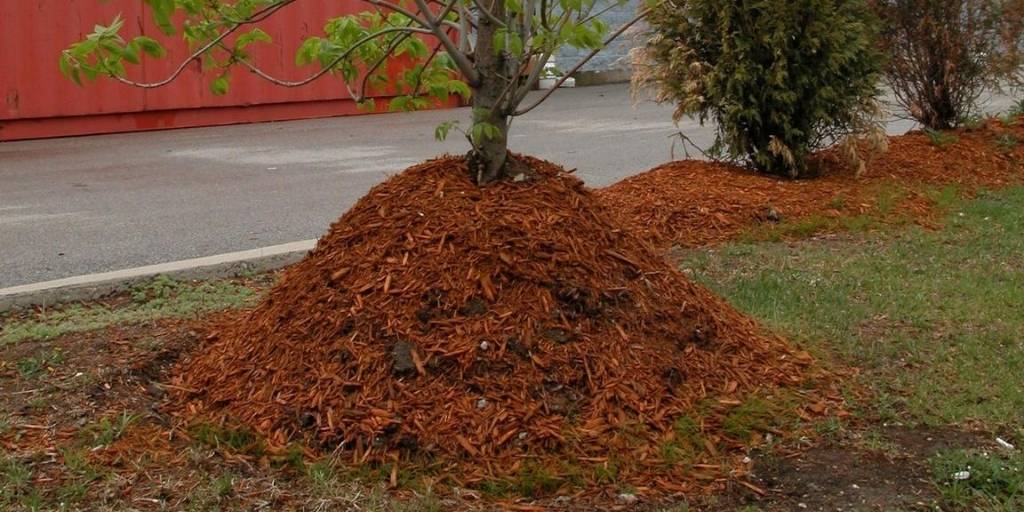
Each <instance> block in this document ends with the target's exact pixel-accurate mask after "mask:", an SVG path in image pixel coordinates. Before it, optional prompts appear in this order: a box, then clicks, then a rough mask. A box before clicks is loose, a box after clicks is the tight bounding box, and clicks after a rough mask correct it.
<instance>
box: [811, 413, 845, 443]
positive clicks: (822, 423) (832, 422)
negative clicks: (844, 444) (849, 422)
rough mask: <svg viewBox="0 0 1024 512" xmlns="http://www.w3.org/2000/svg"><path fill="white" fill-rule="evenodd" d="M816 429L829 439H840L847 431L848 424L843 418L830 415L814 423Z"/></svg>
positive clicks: (819, 433) (820, 434) (833, 440)
mask: <svg viewBox="0 0 1024 512" xmlns="http://www.w3.org/2000/svg"><path fill="white" fill-rule="evenodd" d="M814 431H815V432H816V433H817V434H818V435H819V436H821V437H822V438H823V439H825V440H827V441H832V442H835V441H838V440H840V439H841V438H842V437H843V434H844V433H845V432H846V424H845V423H844V422H843V420H842V418H836V417H835V416H829V417H827V418H825V419H823V420H819V421H817V422H815V423H814Z"/></svg>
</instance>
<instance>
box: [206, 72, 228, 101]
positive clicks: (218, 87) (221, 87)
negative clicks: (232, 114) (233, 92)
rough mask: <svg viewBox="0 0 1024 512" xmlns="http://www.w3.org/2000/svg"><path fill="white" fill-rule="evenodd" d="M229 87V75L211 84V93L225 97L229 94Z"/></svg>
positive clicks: (222, 76) (220, 77) (218, 78)
mask: <svg viewBox="0 0 1024 512" xmlns="http://www.w3.org/2000/svg"><path fill="white" fill-rule="evenodd" d="M229 86H230V84H229V82H228V75H226V74H225V75H221V76H219V77H217V78H216V79H215V80H214V81H213V82H211V83H210V91H211V92H213V94H214V95H215V96H223V95H225V94H227V93H228V87H229Z"/></svg>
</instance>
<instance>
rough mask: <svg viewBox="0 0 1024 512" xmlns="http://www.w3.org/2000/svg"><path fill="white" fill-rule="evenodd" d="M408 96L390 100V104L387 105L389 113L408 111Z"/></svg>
mask: <svg viewBox="0 0 1024 512" xmlns="http://www.w3.org/2000/svg"><path fill="white" fill-rule="evenodd" d="M410 99H411V98H410V97H409V96H395V97H394V98H391V102H390V103H388V110H389V111H391V112H401V111H404V110H409V100H410Z"/></svg>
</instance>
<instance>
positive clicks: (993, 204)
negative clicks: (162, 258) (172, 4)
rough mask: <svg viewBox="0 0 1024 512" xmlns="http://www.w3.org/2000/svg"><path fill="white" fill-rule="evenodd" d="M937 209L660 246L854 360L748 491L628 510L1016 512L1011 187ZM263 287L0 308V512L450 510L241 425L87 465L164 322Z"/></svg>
mask: <svg viewBox="0 0 1024 512" xmlns="http://www.w3.org/2000/svg"><path fill="white" fill-rule="evenodd" d="M946 208H947V209H948V217H947V220H946V222H945V225H944V227H943V228H942V229H940V230H937V231H926V230H922V229H920V228H899V229H898V230H891V231H887V232H884V233H864V232H857V233H856V234H850V235H845V236H840V237H828V238H818V239H811V240H804V241H800V242H788V243H783V242H772V241H761V242H749V243H748V242H745V243H735V244H730V245H725V246H720V247H715V248H710V249H701V250H691V251H686V252H683V253H676V254H674V257H679V259H680V266H681V268H683V269H684V271H685V272H687V273H688V274H690V275H691V277H693V278H694V279H696V280H698V281H700V282H703V283H704V284H706V285H708V286H710V287H711V288H712V289H714V290H716V291H717V292H718V293H720V294H721V295H722V296H723V297H725V298H726V299H727V300H728V301H730V302H731V303H732V304H734V305H735V306H736V307H738V308H739V309H741V310H743V311H746V312H747V313H749V314H751V315H753V316H755V317H757V318H759V319H761V320H762V321H763V322H764V323H765V324H766V325H767V326H768V327H770V328H771V329H773V330H775V331H776V332H778V333H779V334H781V335H783V336H786V337H788V338H789V339H791V340H792V341H793V342H794V343H797V344H799V345H801V346H802V347H804V348H806V349H807V350H809V351H810V352H812V353H813V354H815V355H816V356H817V357H818V358H819V359H820V360H822V361H823V364H826V365H828V366H832V367H834V368H836V369H837V370H840V371H843V372H847V370H848V369H849V368H855V369H856V371H854V372H847V373H849V374H851V375H852V376H851V377H848V378H847V381H846V384H845V388H846V389H847V390H848V395H849V402H850V403H849V407H850V409H851V411H852V412H853V414H852V415H851V416H849V417H845V418H834V419H830V420H826V421H821V422H818V423H816V424H814V425H811V427H812V428H813V429H814V430H815V431H816V432H817V434H818V435H817V438H815V439H808V440H803V441H800V442H803V443H805V444H806V445H808V446H809V447H808V448H806V453H804V455H803V456H801V457H799V458H782V457H775V456H774V455H773V453H772V452H771V451H770V450H765V451H762V452H757V453H752V454H751V455H752V456H753V457H754V459H755V461H756V464H757V466H756V467H757V468H758V469H757V470H756V474H757V476H758V477H759V478H760V481H759V482H758V485H759V486H760V487H762V488H766V489H770V490H771V491H772V492H771V493H770V494H769V495H768V496H765V497H757V496H752V495H751V494H750V493H749V492H748V491H744V490H743V488H741V487H739V486H737V487H736V489H735V492H733V493H731V494H730V495H727V496H723V497H718V498H713V499H711V501H706V500H701V501H699V502H697V503H694V504H690V505H687V504H681V503H677V504H670V505H664V506H662V505H652V504H644V506H645V508H643V510H670V511H673V512H682V511H684V510H708V509H710V510H742V511H746V512H755V511H775V510H778V511H784V510H797V509H798V508H797V507H798V506H799V505H800V504H803V505H804V506H803V507H799V509H806V510H837V509H838V508H839V507H840V506H841V507H842V510H906V511H911V510H936V507H940V508H941V509H942V510H975V511H983V512H997V511H1011V510H1024V474H1022V473H1021V470H1024V456H1022V455H1021V450H1020V448H1024V430H1022V429H1021V427H1022V426H1024V386H1022V385H1021V381H1022V377H1024V188H1012V189H1006V190H1003V191H1000V192H991V193H983V194H981V195H980V196H979V197H977V198H976V199H973V200H970V201H955V200H949V201H947V205H946ZM752 235H754V236H752V237H750V238H748V239H751V240H753V239H765V238H767V239H769V240H770V239H771V238H773V237H771V236H768V237H758V236H756V235H757V233H753V234H752ZM272 279H273V276H256V277H253V278H249V279H242V280H225V281H212V282H207V283H180V282H174V281H170V280H167V279H158V280H155V281H154V282H153V283H151V284H150V285H147V286H143V287H140V288H138V289H136V290H134V291H133V292H132V293H129V294H125V295H124V296H121V297H117V298H114V299H111V300H109V301H106V302H104V303H98V304H92V305H89V306H69V307H65V308H58V309H55V310H49V311H38V312H32V313H21V314H17V315H8V316H6V317H5V316H0V510H125V509H140V510H217V509H229V510H234V509H236V507H241V505H239V503H241V501H243V500H241V498H245V500H246V501H247V502H248V504H249V505H252V502H253V500H254V499H255V501H256V502H259V503H264V504H265V505H266V506H267V507H270V509H274V510H277V509H293V508H297V509H300V510H337V509H342V510H345V509H353V510H449V509H453V508H464V505H465V503H466V502H465V501H457V502H448V501H446V500H448V499H449V498H447V497H446V498H438V497H436V496H434V495H433V494H432V492H431V490H430V487H429V485H422V483H419V484H416V483H414V484H412V485H410V486H409V489H407V490H406V491H405V492H403V493H400V495H399V497H400V499H394V498H393V497H392V495H391V494H389V493H388V492H386V491H385V490H384V487H383V486H382V484H381V479H382V478H381V475H377V474H375V473H374V474H371V473H370V472H362V473H359V474H353V473H351V472H350V471H347V470H345V469H344V467H343V465H341V464H333V463H332V461H331V460H330V459H323V460H320V461H316V462H312V461H303V460H302V457H301V456H299V457H295V456H293V455H294V454H291V455H286V456H284V457H283V458H273V457H271V458H269V459H265V458H261V457H260V456H253V455H252V454H251V453H248V452H249V451H251V448H252V447H251V446H250V445H253V442H250V441H251V439H250V438H249V437H248V435H247V434H246V433H239V432H227V431H222V430H218V429H217V428H216V427H209V428H207V429H205V430H203V431H201V432H199V431H194V432H192V434H193V436H192V437H193V439H192V440H191V442H190V443H191V444H189V445H187V446H186V447H184V448H181V447H179V448H180V449H179V450H178V451H179V453H174V454H159V455H153V456H152V457H146V458H144V459H146V460H142V459H140V460H114V461H109V460H104V459H103V458H102V457H99V455H102V454H103V453H104V451H103V448H104V447H105V446H109V445H110V444H111V443H114V442H116V441H117V440H118V439H119V438H120V437H122V436H124V435H126V432H129V431H130V430H131V429H133V428H135V427H136V426H138V425H139V424H141V423H143V422H144V421H145V420H146V419H147V418H149V419H151V418H152V417H155V416H154V415H155V414H156V413H154V412H152V410H151V408H152V406H153V404H154V403H157V402H158V401H159V395H160V391H159V389H156V390H153V389H150V388H152V387H153V386H154V384H153V382H158V381H159V379H158V378H156V377H154V376H159V375H162V373H161V371H162V370H161V369H166V367H168V366H169V365H170V364H172V363H173V358H169V357H167V355H168V354H171V353H174V352H175V351H176V350H177V351H180V350H184V349H183V348H182V347H185V348H187V347H188V346H189V345H188V343H190V342H188V341H186V342H182V341H181V340H182V339H185V340H187V339H188V338H189V337H190V336H194V334H193V333H190V332H189V329H190V327H189V325H188V324H187V322H185V321H184V320H187V319H193V318H197V317H200V316H202V315H205V314H208V313H210V312H214V311H218V310H223V309H228V308H237V307H243V306H245V305H246V304H251V303H252V301H254V300H255V299H256V298H258V297H259V295H260V293H261V291H262V290H265V289H266V287H267V286H268V284H269V283H270V282H271V281H272ZM194 341H195V340H192V342H194ZM182 343H184V345H182ZM157 387H158V386H157ZM140 389H146V390H148V391H147V392H146V393H142V392H140V391H139V390H140ZM147 393H148V394H147ZM141 395H146V396H147V397H143V398H140V396H141ZM150 395H152V396H150ZM997 437H998V438H1000V439H1002V440H1003V441H1005V442H1007V443H1009V444H1012V445H1014V446H1015V447H1018V448H1015V449H1008V448H1006V447H1002V446H1000V444H999V443H998V442H997V441H996V438H997ZM235 445H238V446H235ZM240 452H241V453H240ZM97 454H99V455H97ZM165 456H166V457H167V458H166V459H161V457H165ZM97 457H99V459H97ZM162 461H174V462H173V464H172V463H169V462H162ZM140 475H145V478H143V477H142V476H140ZM385 476H386V475H385ZM401 477H402V476H401V475H400V478H401ZM129 496H130V497H129ZM570 504H571V502H570ZM652 507H653V508H652ZM666 507H667V508H666ZM476 508H479V509H481V510H482V509H486V506H483V505H478V506H476ZM576 509H579V510H585V509H586V508H585V507H583V506H582V505H581V506H580V507H577V508H576ZM576 509H573V508H571V507H570V510H576Z"/></svg>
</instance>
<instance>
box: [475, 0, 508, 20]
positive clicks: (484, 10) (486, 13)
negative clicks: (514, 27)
mask: <svg viewBox="0 0 1024 512" xmlns="http://www.w3.org/2000/svg"><path fill="white" fill-rule="evenodd" d="M473 3H474V4H475V5H476V10H478V11H480V12H481V13H482V14H483V15H484V17H486V18H487V19H489V20H491V23H494V24H495V25H497V26H499V27H506V26H507V25H505V22H504V21H502V20H501V19H499V18H498V17H497V16H495V15H494V13H493V12H491V10H490V9H488V8H486V7H484V4H483V2H481V1H480V0H473Z"/></svg>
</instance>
